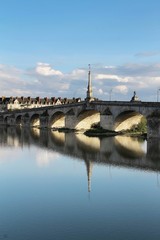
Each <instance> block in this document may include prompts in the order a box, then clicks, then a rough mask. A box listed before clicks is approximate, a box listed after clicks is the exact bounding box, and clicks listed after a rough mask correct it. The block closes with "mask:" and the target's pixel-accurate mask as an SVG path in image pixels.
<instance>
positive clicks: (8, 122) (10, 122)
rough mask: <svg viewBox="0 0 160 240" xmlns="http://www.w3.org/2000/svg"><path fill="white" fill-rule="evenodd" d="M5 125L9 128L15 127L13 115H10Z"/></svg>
mask: <svg viewBox="0 0 160 240" xmlns="http://www.w3.org/2000/svg"><path fill="white" fill-rule="evenodd" d="M7 125H9V126H15V125H16V120H15V116H14V115H11V116H9V117H8V118H7Z"/></svg>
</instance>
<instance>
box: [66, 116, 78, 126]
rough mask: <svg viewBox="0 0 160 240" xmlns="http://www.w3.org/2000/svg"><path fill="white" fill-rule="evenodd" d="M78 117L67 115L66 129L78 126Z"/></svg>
mask: <svg viewBox="0 0 160 240" xmlns="http://www.w3.org/2000/svg"><path fill="white" fill-rule="evenodd" d="M76 122H77V117H76V116H75V115H66V117H65V128H69V129H74V128H75V126H76Z"/></svg>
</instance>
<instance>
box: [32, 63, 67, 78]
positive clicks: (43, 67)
mask: <svg viewBox="0 0 160 240" xmlns="http://www.w3.org/2000/svg"><path fill="white" fill-rule="evenodd" d="M35 71H36V73H38V74H40V75H43V76H55V75H56V76H62V75H63V74H62V72H60V71H58V70H55V69H53V68H51V66H50V64H48V63H38V64H37V67H36V69H35Z"/></svg>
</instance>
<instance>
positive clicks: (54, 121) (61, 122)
mask: <svg viewBox="0 0 160 240" xmlns="http://www.w3.org/2000/svg"><path fill="white" fill-rule="evenodd" d="M49 127H51V128H63V127H65V114H64V113H63V112H61V111H57V112H55V113H54V114H53V115H52V116H51V117H50V120H49Z"/></svg>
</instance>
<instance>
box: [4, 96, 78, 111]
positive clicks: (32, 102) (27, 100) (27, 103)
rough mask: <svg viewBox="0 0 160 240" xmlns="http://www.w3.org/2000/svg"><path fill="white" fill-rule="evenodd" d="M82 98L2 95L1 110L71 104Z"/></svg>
mask: <svg viewBox="0 0 160 240" xmlns="http://www.w3.org/2000/svg"><path fill="white" fill-rule="evenodd" d="M80 101H81V98H73V99H68V98H64V99H62V98H61V97H59V98H55V97H51V98H47V97H45V98H40V97H36V98H31V97H23V96H22V97H4V96H3V97H1V98H0V111H1V112H2V111H6V110H15V109H24V108H39V107H46V106H53V105H60V104H69V103H76V102H80Z"/></svg>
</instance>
